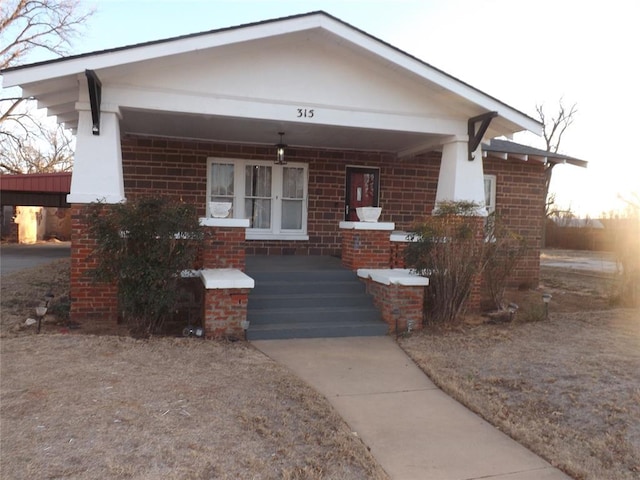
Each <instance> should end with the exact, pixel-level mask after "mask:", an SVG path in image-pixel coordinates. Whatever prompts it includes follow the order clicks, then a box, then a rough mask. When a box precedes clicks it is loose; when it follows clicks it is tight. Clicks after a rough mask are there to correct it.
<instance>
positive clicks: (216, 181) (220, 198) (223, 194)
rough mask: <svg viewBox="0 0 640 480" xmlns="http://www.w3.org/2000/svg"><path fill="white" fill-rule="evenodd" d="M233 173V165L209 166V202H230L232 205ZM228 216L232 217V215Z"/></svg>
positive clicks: (216, 164) (213, 164) (215, 164)
mask: <svg viewBox="0 0 640 480" xmlns="http://www.w3.org/2000/svg"><path fill="white" fill-rule="evenodd" d="M233 171H234V166H233V164H226V163H212V164H211V182H210V184H211V196H210V199H209V201H210V202H230V203H231V205H233ZM231 211H232V212H233V207H232V210H231ZM230 215H231V216H233V213H231V214H230Z"/></svg>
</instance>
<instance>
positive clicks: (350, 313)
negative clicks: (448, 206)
mask: <svg viewBox="0 0 640 480" xmlns="http://www.w3.org/2000/svg"><path fill="white" fill-rule="evenodd" d="M203 222H204V223H205V224H206V225H207V228H208V229H210V230H211V231H210V235H208V238H210V239H211V243H210V244H208V245H205V246H204V248H205V252H204V255H203V265H202V269H201V270H199V275H200V276H201V278H202V281H203V284H204V289H205V294H204V302H203V303H204V308H203V312H204V313H203V317H202V318H203V326H204V329H205V334H206V335H207V336H208V337H217V336H227V337H229V336H239V335H241V334H242V335H246V337H247V338H249V339H252V340H255V339H274V338H314V337H343V336H371V335H385V334H387V333H392V332H399V331H405V330H407V329H408V328H409V329H410V328H416V329H417V328H420V327H421V325H422V312H423V301H424V289H425V287H426V286H427V285H428V279H426V278H422V277H418V276H416V275H414V274H412V273H411V272H409V271H408V270H405V269H402V268H394V267H397V266H398V265H395V264H394V262H397V261H398V256H399V253H398V252H399V251H400V250H401V245H402V242H403V241H404V242H406V241H407V239H406V235H404V236H403V235H399V234H398V233H396V234H394V233H393V231H392V230H393V228H394V224H393V223H375V222H374V223H368V222H341V223H340V232H341V234H342V235H341V236H342V255H341V258H340V257H338V256H330V255H246V252H245V248H246V244H245V242H242V241H241V240H242V238H243V235H244V230H245V228H243V227H242V226H241V225H237V224H236V223H237V222H233V221H230V220H228V219H203ZM398 237H400V238H398ZM221 239H224V240H225V241H224V242H221V241H220V240H221ZM243 330H244V332H243Z"/></svg>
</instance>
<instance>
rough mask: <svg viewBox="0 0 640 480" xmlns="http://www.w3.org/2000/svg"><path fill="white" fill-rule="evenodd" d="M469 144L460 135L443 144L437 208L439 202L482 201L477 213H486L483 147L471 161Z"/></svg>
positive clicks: (483, 214)
mask: <svg viewBox="0 0 640 480" xmlns="http://www.w3.org/2000/svg"><path fill="white" fill-rule="evenodd" d="M467 148H468V147H467V139H466V138H465V139H464V140H461V139H460V138H459V137H457V138H455V139H453V140H452V141H450V142H448V143H445V144H444V145H443V148H442V161H441V163H440V175H439V177H438V191H437V193H436V209H437V205H438V204H439V203H440V202H460V201H467V202H475V203H476V204H478V205H479V207H478V209H477V210H476V215H478V216H482V217H486V216H487V209H486V208H485V196H484V171H483V169H482V147H480V146H479V147H478V149H477V150H476V152H475V155H474V160H473V161H469V154H468V150H467Z"/></svg>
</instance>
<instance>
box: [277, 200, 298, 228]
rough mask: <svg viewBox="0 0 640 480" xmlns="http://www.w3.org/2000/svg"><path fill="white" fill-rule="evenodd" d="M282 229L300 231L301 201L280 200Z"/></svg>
mask: <svg viewBox="0 0 640 480" xmlns="http://www.w3.org/2000/svg"><path fill="white" fill-rule="evenodd" d="M282 229H283V230H302V200H282Z"/></svg>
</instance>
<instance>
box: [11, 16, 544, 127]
mask: <svg viewBox="0 0 640 480" xmlns="http://www.w3.org/2000/svg"><path fill="white" fill-rule="evenodd" d="M314 29H322V30H325V31H327V32H330V33H332V34H334V35H336V36H337V37H339V38H342V39H344V40H346V41H347V42H350V43H351V44H352V45H354V46H356V47H359V48H361V49H363V50H365V51H368V52H370V53H372V54H374V55H377V56H378V57H380V58H383V59H385V60H387V61H389V62H390V63H392V64H394V65H397V66H398V67H400V68H402V69H404V70H406V71H408V72H411V73H413V74H415V75H417V76H419V77H421V78H423V79H425V80H428V81H430V82H433V83H434V84H436V85H438V86H440V87H442V88H445V89H447V90H449V91H451V92H453V93H455V94H457V95H459V96H460V97H462V98H464V99H466V100H467V101H469V102H471V103H474V104H476V105H478V106H479V107H481V108H482V109H486V110H488V111H497V112H498V114H499V116H500V117H502V118H504V119H505V120H507V121H509V122H512V123H514V124H515V125H518V126H519V127H521V128H522V129H523V130H524V129H526V130H529V131H532V132H534V133H537V134H540V132H541V125H540V123H539V122H538V121H536V120H534V119H533V118H531V117H529V116H527V115H525V114H524V113H522V112H519V111H518V110H516V109H514V108H512V107H509V106H508V105H506V104H504V103H502V102H500V101H499V100H497V99H495V98H493V97H491V96H489V95H487V94H485V93H483V92H481V91H479V90H477V89H475V88H473V87H471V86H470V85H468V84H466V83H464V82H462V81H460V80H458V79H456V78H454V77H452V76H450V75H447V74H446V73H444V72H443V71H441V70H438V69H437V68H435V67H433V66H431V65H429V64H426V63H424V62H422V61H421V60H418V59H417V58H415V57H412V56H411V55H409V54H407V53H405V52H402V51H401V50H398V49H396V48H395V47H392V46H391V45H389V44H386V43H384V42H383V41H381V40H379V39H377V38H375V37H372V36H370V35H368V34H366V33H365V32H363V31H361V30H358V29H357V28H354V27H352V26H350V25H348V24H346V23H344V22H342V21H340V20H338V19H336V18H334V17H331V16H330V15H328V14H326V13H324V12H314V13H310V14H306V15H299V16H294V17H288V18H283V19H279V20H273V21H265V22H260V23H254V24H249V25H244V26H239V27H235V28H228V29H222V30H217V31H212V32H209V33H203V34H194V35H188V36H184V37H178V38H175V39H168V40H166V41H157V42H149V43H146V44H140V45H133V46H131V47H125V48H120V49H114V50H107V51H102V52H95V53H92V54H86V55H79V56H74V57H69V58H67V59H61V60H58V61H52V62H42V63H39V64H34V65H32V66H28V65H27V66H24V67H18V68H15V69H9V70H7V71H5V72H3V77H4V78H3V82H4V86H5V87H12V86H19V85H23V86H28V84H33V83H35V82H44V81H52V80H53V79H56V78H60V77H66V76H70V75H78V74H80V73H82V72H84V71H85V70H86V69H90V70H100V69H103V68H109V67H114V66H118V65H126V64H128V63H134V62H140V61H145V60H150V59H155V58H160V57H166V56H171V55H178V54H181V53H186V52H193V51H197V50H204V49H208V48H214V47H218V46H223V45H229V44H234V43H239V42H247V41H252V40H259V39H263V38H267V37H273V36H280V35H286V34H290V33H295V32H300V31H310V30H314Z"/></svg>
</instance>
